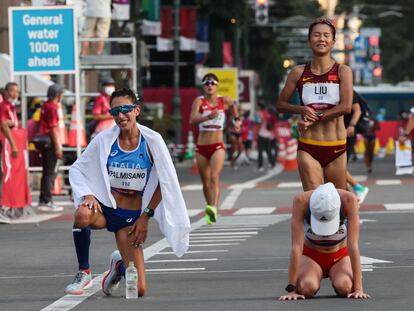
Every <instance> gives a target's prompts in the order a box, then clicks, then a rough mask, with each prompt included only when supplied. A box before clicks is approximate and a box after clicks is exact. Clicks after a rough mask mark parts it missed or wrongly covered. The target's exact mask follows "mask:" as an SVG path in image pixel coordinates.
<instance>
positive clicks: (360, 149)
mask: <svg viewBox="0 0 414 311" xmlns="http://www.w3.org/2000/svg"><path fill="white" fill-rule="evenodd" d="M354 150H355V153H356V154H359V155H361V154H364V152H365V144H364V138H363V137H362V136H361V135H357V139H356V144H355V146H354Z"/></svg>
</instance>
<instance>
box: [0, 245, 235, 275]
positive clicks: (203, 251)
mask: <svg viewBox="0 0 414 311" xmlns="http://www.w3.org/2000/svg"><path fill="white" fill-rule="evenodd" d="M228 251H229V250H228V249H205V250H201V251H187V252H186V253H185V254H202V253H227V252H228ZM158 255H174V252H160V253H158ZM0 279H1V277H0Z"/></svg>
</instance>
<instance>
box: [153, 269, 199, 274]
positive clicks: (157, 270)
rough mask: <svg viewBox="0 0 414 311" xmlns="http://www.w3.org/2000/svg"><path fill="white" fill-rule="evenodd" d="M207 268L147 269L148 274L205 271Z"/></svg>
mask: <svg viewBox="0 0 414 311" xmlns="http://www.w3.org/2000/svg"><path fill="white" fill-rule="evenodd" d="M203 270H206V268H166V269H145V271H146V272H150V273H151V272H178V271H179V272H183V271H203Z"/></svg>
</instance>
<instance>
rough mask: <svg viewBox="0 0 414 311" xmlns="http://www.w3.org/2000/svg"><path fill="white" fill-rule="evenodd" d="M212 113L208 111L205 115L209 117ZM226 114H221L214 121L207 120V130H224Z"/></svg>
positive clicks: (205, 122)
mask: <svg viewBox="0 0 414 311" xmlns="http://www.w3.org/2000/svg"><path fill="white" fill-rule="evenodd" d="M210 113H211V111H208V112H207V113H204V114H203V115H205V116H207V115H209V114H210ZM224 118H225V115H224V112H220V113H219V114H218V116H217V117H216V118H214V119H212V120H207V121H204V122H203V124H202V125H203V127H205V128H215V129H218V128H220V129H222V128H223V124H224Z"/></svg>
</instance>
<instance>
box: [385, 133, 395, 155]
mask: <svg viewBox="0 0 414 311" xmlns="http://www.w3.org/2000/svg"><path fill="white" fill-rule="evenodd" d="M394 145H395V141H394V139H393V138H392V137H389V138H388V142H387V145H386V146H385V155H387V156H388V155H391V154H394V153H395V147H394Z"/></svg>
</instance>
